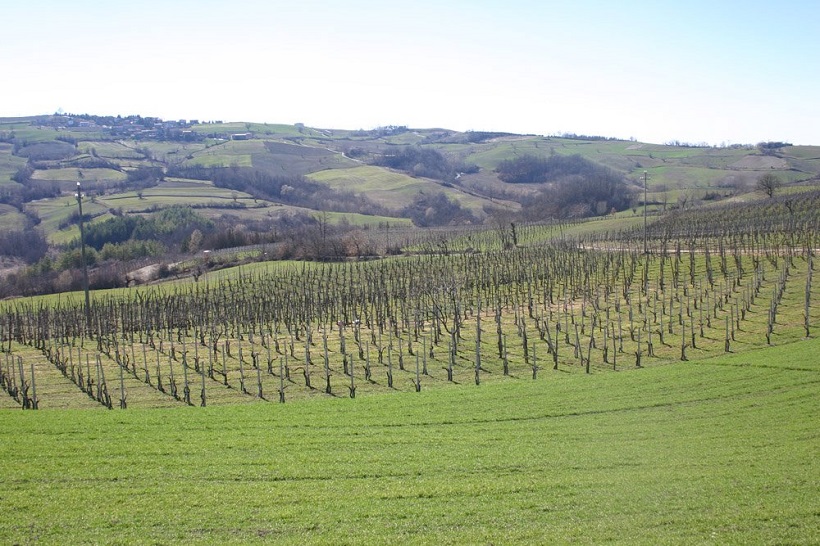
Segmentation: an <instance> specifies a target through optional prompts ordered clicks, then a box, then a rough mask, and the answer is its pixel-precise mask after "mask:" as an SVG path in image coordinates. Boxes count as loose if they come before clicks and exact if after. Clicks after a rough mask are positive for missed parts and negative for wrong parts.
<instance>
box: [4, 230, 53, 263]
mask: <svg viewBox="0 0 820 546" xmlns="http://www.w3.org/2000/svg"><path fill="white" fill-rule="evenodd" d="M46 252H48V242H47V241H46V238H45V236H44V235H43V234H42V233H41V232H40V231H38V230H36V229H26V230H12V231H0V256H9V257H12V258H19V259H21V260H23V261H25V262H26V263H27V264H32V263H34V262H36V261H37V260H40V259H41V258H42V257H43V256H45V255H46Z"/></svg>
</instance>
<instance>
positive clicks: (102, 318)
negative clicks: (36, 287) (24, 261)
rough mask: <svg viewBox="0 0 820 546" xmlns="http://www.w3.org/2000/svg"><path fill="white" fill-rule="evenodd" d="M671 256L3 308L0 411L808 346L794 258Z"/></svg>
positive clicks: (519, 263)
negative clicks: (86, 304)
mask: <svg viewBox="0 0 820 546" xmlns="http://www.w3.org/2000/svg"><path fill="white" fill-rule="evenodd" d="M682 246H684V248H685V245H682V244H681V243H679V242H676V244H675V245H674V246H673V247H672V248H666V249H662V250H661V251H653V252H650V253H649V254H646V255H645V254H643V253H642V252H639V251H637V250H626V249H625V248H621V249H617V250H609V251H600V250H588V249H584V248H582V247H581V246H580V245H579V244H578V243H577V242H572V243H571V242H569V241H568V240H564V241H562V242H560V241H559V242H556V243H554V244H552V245H549V246H547V245H543V246H533V247H529V248H513V249H510V250H508V251H503V252H485V253H470V254H430V255H422V256H414V257H405V258H396V259H390V260H382V261H378V262H355V263H346V264H328V265H323V266H313V267H307V266H306V267H304V268H302V269H297V268H281V269H276V268H274V269H272V270H270V271H268V272H266V273H259V274H256V275H244V276H239V275H237V276H236V277H235V278H232V279H226V280H224V281H221V282H219V283H218V284H217V283H214V284H212V285H203V284H196V285H177V286H175V287H174V288H153V289H149V290H135V291H134V292H133V294H132V295H131V296H129V297H121V298H114V297H108V298H95V299H94V300H93V302H92V306H91V309H90V315H91V321H90V324H91V328H90V330H89V329H88V328H87V327H86V320H85V313H84V311H85V310H84V308H83V306H82V305H81V304H75V303H72V302H64V303H62V304H60V305H57V306H53V307H48V306H44V305H33V304H30V303H26V302H17V303H13V304H9V305H7V306H6V308H5V310H4V312H3V313H2V315H0V341H2V343H1V345H2V354H0V383H1V384H2V387H3V390H4V391H5V393H6V394H5V396H4V397H2V398H3V402H2V404H3V406H4V407H9V406H17V407H22V406H26V407H41V408H46V407H87V406H90V407H107V408H130V407H158V406H167V405H177V404H189V405H197V406H198V405H213V404H229V403H240V402H252V401H257V400H268V401H278V402H285V401H287V400H292V399H294V398H300V397H305V396H314V395H331V396H350V397H355V396H357V395H362V394H365V393H370V392H382V391H389V390H416V391H419V390H422V389H425V388H431V387H435V386H439V385H443V384H446V383H461V384H464V383H470V384H481V383H482V382H484V381H492V380H498V379H499V378H505V377H514V378H519V379H521V378H527V379H537V380H540V379H543V378H544V377H545V375H546V373H547V372H549V373H554V372H555V370H557V371H559V372H567V371H569V372H584V373H593V372H603V371H608V370H622V369H625V368H636V367H642V366H647V365H657V364H660V363H670V362H675V361H680V360H686V359H690V358H693V357H698V358H701V357H706V356H709V355H713V354H718V353H722V352H725V351H741V350H746V349H748V348H751V347H755V346H762V345H766V344H778V343H784V342H788V341H792V340H796V339H799V338H801V337H804V336H808V335H812V333H813V328H814V326H815V324H816V323H817V321H818V318H820V317H818V311H817V309H816V308H815V307H813V306H812V302H813V301H816V299H817V296H818V287H817V283H815V282H813V279H812V276H813V271H814V268H815V258H814V251H813V249H812V248H811V247H810V246H807V245H795V246H787V245H785V244H783V245H780V246H779V247H778V249H777V251H776V252H774V251H772V250H771V249H770V248H769V246H768V245H762V246H761V247H756V246H751V245H750V246H748V247H746V248H743V247H740V246H738V245H737V244H728V243H725V242H724V241H723V239H721V240H719V241H718V242H717V243H716V244H715V246H710V244H709V243H708V242H706V241H704V242H702V244H701V246H699V247H698V248H697V252H685V251H684V250H683V249H682ZM21 370H22V371H21ZM35 391H36V394H35ZM24 392H25V394H24Z"/></svg>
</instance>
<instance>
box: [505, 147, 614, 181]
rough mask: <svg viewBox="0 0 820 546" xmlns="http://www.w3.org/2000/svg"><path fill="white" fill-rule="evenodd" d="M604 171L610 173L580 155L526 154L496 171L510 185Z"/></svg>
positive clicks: (506, 160) (508, 161)
mask: <svg viewBox="0 0 820 546" xmlns="http://www.w3.org/2000/svg"><path fill="white" fill-rule="evenodd" d="M604 170H606V171H609V169H606V168H605V167H602V166H601V165H598V164H597V163H594V162H592V161H590V160H588V159H585V158H583V157H581V156H580V155H578V154H573V155H558V154H553V155H551V156H549V157H539V156H535V155H531V154H525V155H522V156H519V157H516V158H514V159H505V160H504V161H501V162H500V163H499V164H498V166H497V167H496V169H495V171H496V173H498V178H500V179H501V180H502V181H504V182H507V183H510V184H541V183H544V182H552V181H555V180H558V179H560V178H562V177H566V176H573V175H577V176H586V175H594V174H598V173H600V172H602V171H604ZM613 175H614V173H613Z"/></svg>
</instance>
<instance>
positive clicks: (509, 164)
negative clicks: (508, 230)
mask: <svg viewBox="0 0 820 546" xmlns="http://www.w3.org/2000/svg"><path fill="white" fill-rule="evenodd" d="M496 171H497V172H498V176H499V178H500V179H501V180H503V181H504V182H508V183H512V184H547V183H548V185H546V186H545V187H544V188H542V189H541V191H540V193H539V194H538V196H537V197H536V198H534V199H530V200H528V201H527V202H526V203H525V204H524V207H523V213H524V215H525V217H527V218H528V219H531V220H541V219H545V218H580V217H585V216H592V215H601V214H606V213H608V212H610V211H612V210H616V211H618V210H625V209H627V208H629V206H630V205H631V203H632V200H633V191H632V190H631V189H630V187H629V186H628V185H627V183H626V180H624V178H623V177H622V176H621V175H619V174H618V173H616V172H615V171H613V170H612V169H608V168H606V167H604V166H602V165H598V164H597V163H593V162H592V161H589V160H588V159H585V158H583V157H581V156H579V155H569V156H564V155H552V156H550V157H537V156H533V155H523V156H521V157H517V158H515V159H508V160H505V161H502V162H501V163H499V165H498V167H497V168H496Z"/></svg>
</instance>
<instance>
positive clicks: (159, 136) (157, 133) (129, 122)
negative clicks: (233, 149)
mask: <svg viewBox="0 0 820 546" xmlns="http://www.w3.org/2000/svg"><path fill="white" fill-rule="evenodd" d="M33 121H34V123H35V124H37V125H40V126H46V127H54V128H55V129H57V130H61V129H63V130H70V131H73V132H76V131H88V132H98V133H102V134H104V135H110V136H111V137H112V138H130V139H134V140H141V139H151V140H178V141H187V142H194V141H200V140H203V139H205V138H224V139H231V140H247V139H249V138H251V136H252V135H251V134H250V133H226V132H218V131H215V132H213V133H207V132H203V131H193V130H192V129H191V127H192V126H194V125H202V124H212V125H220V124H222V120H217V121H205V122H200V121H199V120H196V119H189V120H186V119H179V120H168V121H166V120H163V119H162V118H157V117H142V116H138V115H134V116H124V117H123V116H93V115H89V114H81V115H75V114H59V113H58V114H54V115H53V116H40V117H37V118H35V119H34V120H33Z"/></svg>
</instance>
